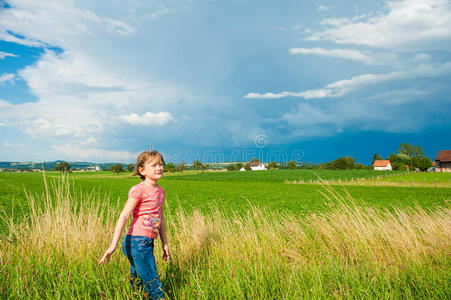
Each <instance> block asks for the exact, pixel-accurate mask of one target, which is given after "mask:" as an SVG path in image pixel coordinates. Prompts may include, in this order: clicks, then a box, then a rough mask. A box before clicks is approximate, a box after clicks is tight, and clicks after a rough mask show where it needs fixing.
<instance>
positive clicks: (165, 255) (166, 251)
mask: <svg viewBox="0 0 451 300" xmlns="http://www.w3.org/2000/svg"><path fill="white" fill-rule="evenodd" d="M169 258H171V254H170V253H169V246H168V244H165V245H163V259H164V260H165V261H169Z"/></svg>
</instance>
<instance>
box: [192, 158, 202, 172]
mask: <svg viewBox="0 0 451 300" xmlns="http://www.w3.org/2000/svg"><path fill="white" fill-rule="evenodd" d="M201 167H202V163H201V162H200V161H199V160H195V161H193V169H194V170H197V172H199V170H200V169H201Z"/></svg>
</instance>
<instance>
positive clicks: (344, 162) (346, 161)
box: [327, 156, 355, 170]
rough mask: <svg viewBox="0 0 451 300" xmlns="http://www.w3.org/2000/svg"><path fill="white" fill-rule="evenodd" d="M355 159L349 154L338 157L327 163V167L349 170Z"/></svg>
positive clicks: (352, 166)
mask: <svg viewBox="0 0 451 300" xmlns="http://www.w3.org/2000/svg"><path fill="white" fill-rule="evenodd" d="M354 163H355V159H354V158H352V157H349V156H344V157H339V158H337V159H336V160H334V161H332V162H330V163H328V164H327V169H333V170H349V169H353V168H354Z"/></svg>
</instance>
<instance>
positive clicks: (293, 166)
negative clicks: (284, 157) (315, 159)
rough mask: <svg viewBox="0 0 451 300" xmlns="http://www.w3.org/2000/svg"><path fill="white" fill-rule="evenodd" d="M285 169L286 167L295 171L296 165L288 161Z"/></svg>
mask: <svg viewBox="0 0 451 300" xmlns="http://www.w3.org/2000/svg"><path fill="white" fill-rule="evenodd" d="M287 167H288V169H296V163H295V162H294V160H290V161H289V162H288V163H287Z"/></svg>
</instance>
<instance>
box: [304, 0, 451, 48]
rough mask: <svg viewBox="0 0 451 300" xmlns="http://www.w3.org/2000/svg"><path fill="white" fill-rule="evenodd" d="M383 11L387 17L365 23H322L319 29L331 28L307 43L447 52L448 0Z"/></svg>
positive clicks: (397, 4) (406, 0)
mask: <svg viewBox="0 0 451 300" xmlns="http://www.w3.org/2000/svg"><path fill="white" fill-rule="evenodd" d="M386 9H387V10H388V12H387V13H382V14H379V15H377V16H375V17H371V18H368V19H367V20H366V21H358V20H356V21H352V20H349V19H347V18H342V19H336V18H332V19H326V20H323V22H322V24H323V25H329V26H332V27H333V28H329V29H325V30H324V31H321V32H317V33H314V34H312V35H311V36H310V37H309V38H308V39H309V40H331V41H334V42H336V43H338V44H354V45H364V46H369V47H377V48H379V47H380V48H386V49H400V50H415V49H417V50H419V49H425V48H427V49H439V50H445V51H448V50H449V45H450V44H451V3H450V2H449V1H448V0H403V1H389V2H387V4H386Z"/></svg>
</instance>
